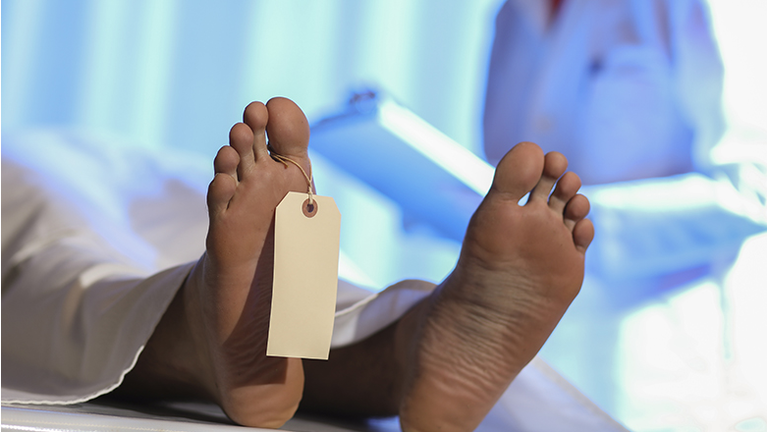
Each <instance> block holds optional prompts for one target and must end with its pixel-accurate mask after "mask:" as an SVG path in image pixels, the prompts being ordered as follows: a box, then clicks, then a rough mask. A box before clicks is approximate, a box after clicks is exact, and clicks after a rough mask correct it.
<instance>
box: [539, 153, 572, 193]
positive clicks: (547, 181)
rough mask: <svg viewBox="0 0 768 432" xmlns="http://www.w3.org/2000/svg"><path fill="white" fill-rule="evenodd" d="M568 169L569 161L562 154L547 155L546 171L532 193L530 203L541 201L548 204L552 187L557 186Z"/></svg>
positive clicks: (545, 161)
mask: <svg viewBox="0 0 768 432" xmlns="http://www.w3.org/2000/svg"><path fill="white" fill-rule="evenodd" d="M566 168H568V160H567V159H566V158H565V156H563V155H562V153H558V152H549V153H547V155H546V156H545V157H544V169H543V171H542V173H541V178H540V179H539V182H538V183H537V184H536V187H535V188H534V189H533V191H532V192H531V197H530V200H529V201H537V200H541V201H544V202H547V198H548V197H549V194H550V192H552V187H553V186H554V185H555V182H556V181H557V179H559V178H560V176H562V175H563V173H564V172H565V169H566Z"/></svg>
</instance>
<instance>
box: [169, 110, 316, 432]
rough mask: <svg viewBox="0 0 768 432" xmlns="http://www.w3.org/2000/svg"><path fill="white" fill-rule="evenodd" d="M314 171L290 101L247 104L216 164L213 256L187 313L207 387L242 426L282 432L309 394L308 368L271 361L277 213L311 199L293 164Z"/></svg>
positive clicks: (204, 262) (191, 283) (198, 271)
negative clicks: (286, 204) (285, 204)
mask: <svg viewBox="0 0 768 432" xmlns="http://www.w3.org/2000/svg"><path fill="white" fill-rule="evenodd" d="M267 136H268V137H269V145H270V146H271V148H272V149H273V150H274V151H276V152H277V153H278V154H280V155H282V156H286V157H289V158H291V159H292V160H294V161H296V162H297V163H299V164H300V165H301V166H302V167H303V168H304V170H305V171H306V172H307V173H309V172H310V169H311V168H310V162H309V156H308V154H307V145H308V143H309V126H308V123H307V120H306V117H305V116H304V114H303V113H302V111H301V110H300V109H299V108H298V106H296V105H295V104H294V103H293V102H291V101H290V100H288V99H284V98H275V99H271V100H270V101H269V102H268V103H267V104H266V105H264V104H262V103H260V102H254V103H251V104H250V105H248V107H247V108H246V109H245V113H244V115H243V122H242V123H237V124H235V125H234V126H233V127H232V129H231V131H230V134H229V141H230V144H229V145H228V146H225V147H222V148H221V149H220V150H219V152H218V154H217V156H216V158H215V160H214V169H215V177H214V179H213V181H212V182H211V184H210V186H209V189H208V196H207V200H208V211H209V217H210V225H209V230H208V237H207V239H206V252H205V254H204V255H203V257H202V258H201V259H200V261H199V263H198V265H197V266H196V267H195V268H194V269H193V271H192V273H191V274H190V276H189V278H188V280H187V284H186V285H185V300H184V306H185V310H186V316H187V317H188V320H189V323H188V324H189V327H190V328H191V329H192V334H193V337H194V339H195V345H196V347H197V350H196V352H198V353H199V354H200V355H199V364H200V365H201V366H200V369H201V370H200V374H199V375H200V376H201V385H202V386H203V387H204V388H205V389H206V391H207V393H208V394H209V395H210V396H211V397H212V398H213V399H214V400H215V401H217V402H218V403H219V405H220V406H221V407H222V408H223V409H224V411H225V412H226V413H227V415H228V416H229V417H230V418H231V419H232V420H234V421H235V422H237V423H239V424H242V425H246V426H258V427H279V426H281V425H282V424H283V423H285V421H287V420H288V419H290V418H291V417H292V416H293V414H294V413H295V411H296V409H297V407H298V404H299V401H300V400H301V395H302V391H303V385H304V373H303V369H302V366H301V360H300V359H293V358H288V359H287V358H278V357H267V356H266V341H267V334H268V329H269V311H270V303H271V293H272V267H273V266H272V264H273V261H272V260H273V246H274V245H273V240H274V239H273V235H274V225H273V218H274V211H275V208H276V207H277V205H278V204H279V203H280V201H281V200H282V199H283V197H284V196H285V195H286V193H288V192H289V191H296V192H306V191H307V181H306V179H305V177H304V175H303V174H302V172H301V170H299V168H298V167H297V166H294V165H293V164H290V163H288V164H285V163H281V162H277V161H275V160H273V158H272V157H271V156H270V153H269V150H268V147H267Z"/></svg>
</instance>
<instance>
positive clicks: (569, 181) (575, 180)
mask: <svg viewBox="0 0 768 432" xmlns="http://www.w3.org/2000/svg"><path fill="white" fill-rule="evenodd" d="M579 188H581V179H580V178H579V176H578V175H576V173H574V172H567V173H565V174H564V175H563V176H562V177H561V178H560V180H559V181H558V182H557V186H555V191H554V192H552V195H551V196H550V197H549V207H550V208H551V209H552V210H554V211H555V212H556V213H559V214H563V211H564V210H565V206H566V204H567V203H568V201H570V200H571V198H573V197H574V196H575V195H576V192H578V191H579ZM587 208H589V207H587Z"/></svg>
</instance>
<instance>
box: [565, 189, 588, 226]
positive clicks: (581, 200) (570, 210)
mask: <svg viewBox="0 0 768 432" xmlns="http://www.w3.org/2000/svg"><path fill="white" fill-rule="evenodd" d="M588 213H589V200H588V199H587V197H585V196H584V195H581V194H578V195H575V196H574V197H573V198H571V199H570V200H569V201H568V203H567V204H566V205H565V210H564V212H563V221H564V222H565V226H567V227H568V229H573V227H574V225H576V224H577V223H578V222H579V221H581V220H582V219H584V218H585V217H587V214H588Z"/></svg>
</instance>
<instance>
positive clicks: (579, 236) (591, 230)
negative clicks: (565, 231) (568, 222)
mask: <svg viewBox="0 0 768 432" xmlns="http://www.w3.org/2000/svg"><path fill="white" fill-rule="evenodd" d="M594 237H595V227H594V226H593V225H592V221H591V220H589V219H582V220H580V221H579V222H577V223H576V226H574V227H573V244H574V245H576V248H577V249H578V250H579V251H581V252H582V253H584V252H586V251H587V247H589V244H590V243H592V239H593V238H594Z"/></svg>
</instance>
